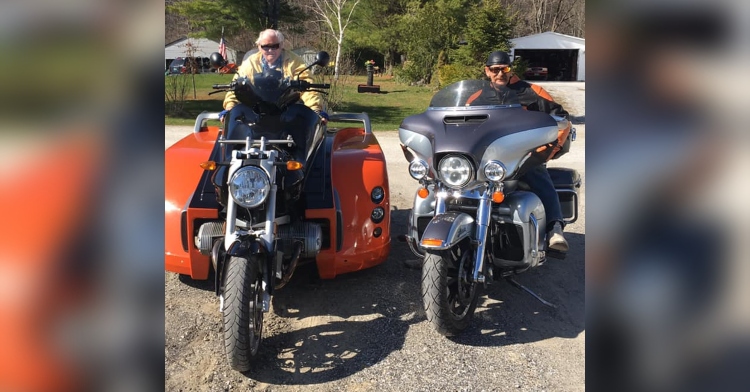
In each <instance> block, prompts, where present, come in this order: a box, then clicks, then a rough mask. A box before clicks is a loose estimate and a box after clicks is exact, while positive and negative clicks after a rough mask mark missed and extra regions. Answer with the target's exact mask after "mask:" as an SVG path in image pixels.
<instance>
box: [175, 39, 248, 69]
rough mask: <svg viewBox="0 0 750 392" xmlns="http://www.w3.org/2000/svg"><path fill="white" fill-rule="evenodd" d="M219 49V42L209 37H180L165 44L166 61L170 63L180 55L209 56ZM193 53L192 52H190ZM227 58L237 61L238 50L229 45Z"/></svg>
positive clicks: (232, 61) (231, 61) (230, 60)
mask: <svg viewBox="0 0 750 392" xmlns="http://www.w3.org/2000/svg"><path fill="white" fill-rule="evenodd" d="M218 51H219V43H218V42H217V41H214V40H210V39H207V38H180V39H178V40H177V41H174V42H170V43H168V44H166V45H165V46H164V62H165V65H169V63H171V62H172V60H174V59H176V58H178V57H188V56H190V57H201V58H206V59H207V58H208V57H209V56H210V55H211V53H213V52H218ZM188 53H192V54H188ZM227 60H228V61H229V62H230V63H236V62H237V51H236V50H234V49H232V48H230V47H229V46H227Z"/></svg>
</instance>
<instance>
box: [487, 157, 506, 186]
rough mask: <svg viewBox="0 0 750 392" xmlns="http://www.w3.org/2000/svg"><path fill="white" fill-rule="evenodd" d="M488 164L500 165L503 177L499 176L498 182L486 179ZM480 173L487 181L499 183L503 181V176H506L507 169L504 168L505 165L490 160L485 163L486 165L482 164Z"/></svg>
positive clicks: (495, 160)
mask: <svg viewBox="0 0 750 392" xmlns="http://www.w3.org/2000/svg"><path fill="white" fill-rule="evenodd" d="M490 163H496V164H498V165H500V167H502V168H503V175H502V176H500V179H499V180H492V179H490V178H488V177H487V166H489V165H490ZM482 173H483V174H484V178H486V179H487V180H488V181H492V182H500V181H502V180H504V179H505V176H507V175H508V168H506V167H505V165H504V164H503V163H502V162H500V161H499V160H497V159H492V160H489V161H487V163H485V164H484V167H483V168H482Z"/></svg>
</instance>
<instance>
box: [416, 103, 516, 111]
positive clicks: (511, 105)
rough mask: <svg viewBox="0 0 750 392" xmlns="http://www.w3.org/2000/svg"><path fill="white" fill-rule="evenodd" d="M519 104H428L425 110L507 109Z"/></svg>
mask: <svg viewBox="0 0 750 392" xmlns="http://www.w3.org/2000/svg"><path fill="white" fill-rule="evenodd" d="M520 107H522V106H521V104H518V103H509V104H502V105H481V106H430V107H428V108H427V110H444V111H452V110H456V111H466V110H491V109H507V108H520Z"/></svg>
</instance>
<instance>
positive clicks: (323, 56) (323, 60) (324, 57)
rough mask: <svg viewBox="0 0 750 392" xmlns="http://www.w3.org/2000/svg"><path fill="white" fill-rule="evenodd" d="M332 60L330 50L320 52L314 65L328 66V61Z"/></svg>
mask: <svg viewBox="0 0 750 392" xmlns="http://www.w3.org/2000/svg"><path fill="white" fill-rule="evenodd" d="M330 61H331V55H329V54H328V52H325V51H323V52H318V54H316V55H315V62H314V63H313V64H312V65H320V66H321V67H326V66H328V63H329V62H330Z"/></svg>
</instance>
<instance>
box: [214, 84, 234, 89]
mask: <svg viewBox="0 0 750 392" xmlns="http://www.w3.org/2000/svg"><path fill="white" fill-rule="evenodd" d="M230 87H232V85H231V84H214V85H213V88H230Z"/></svg>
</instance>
